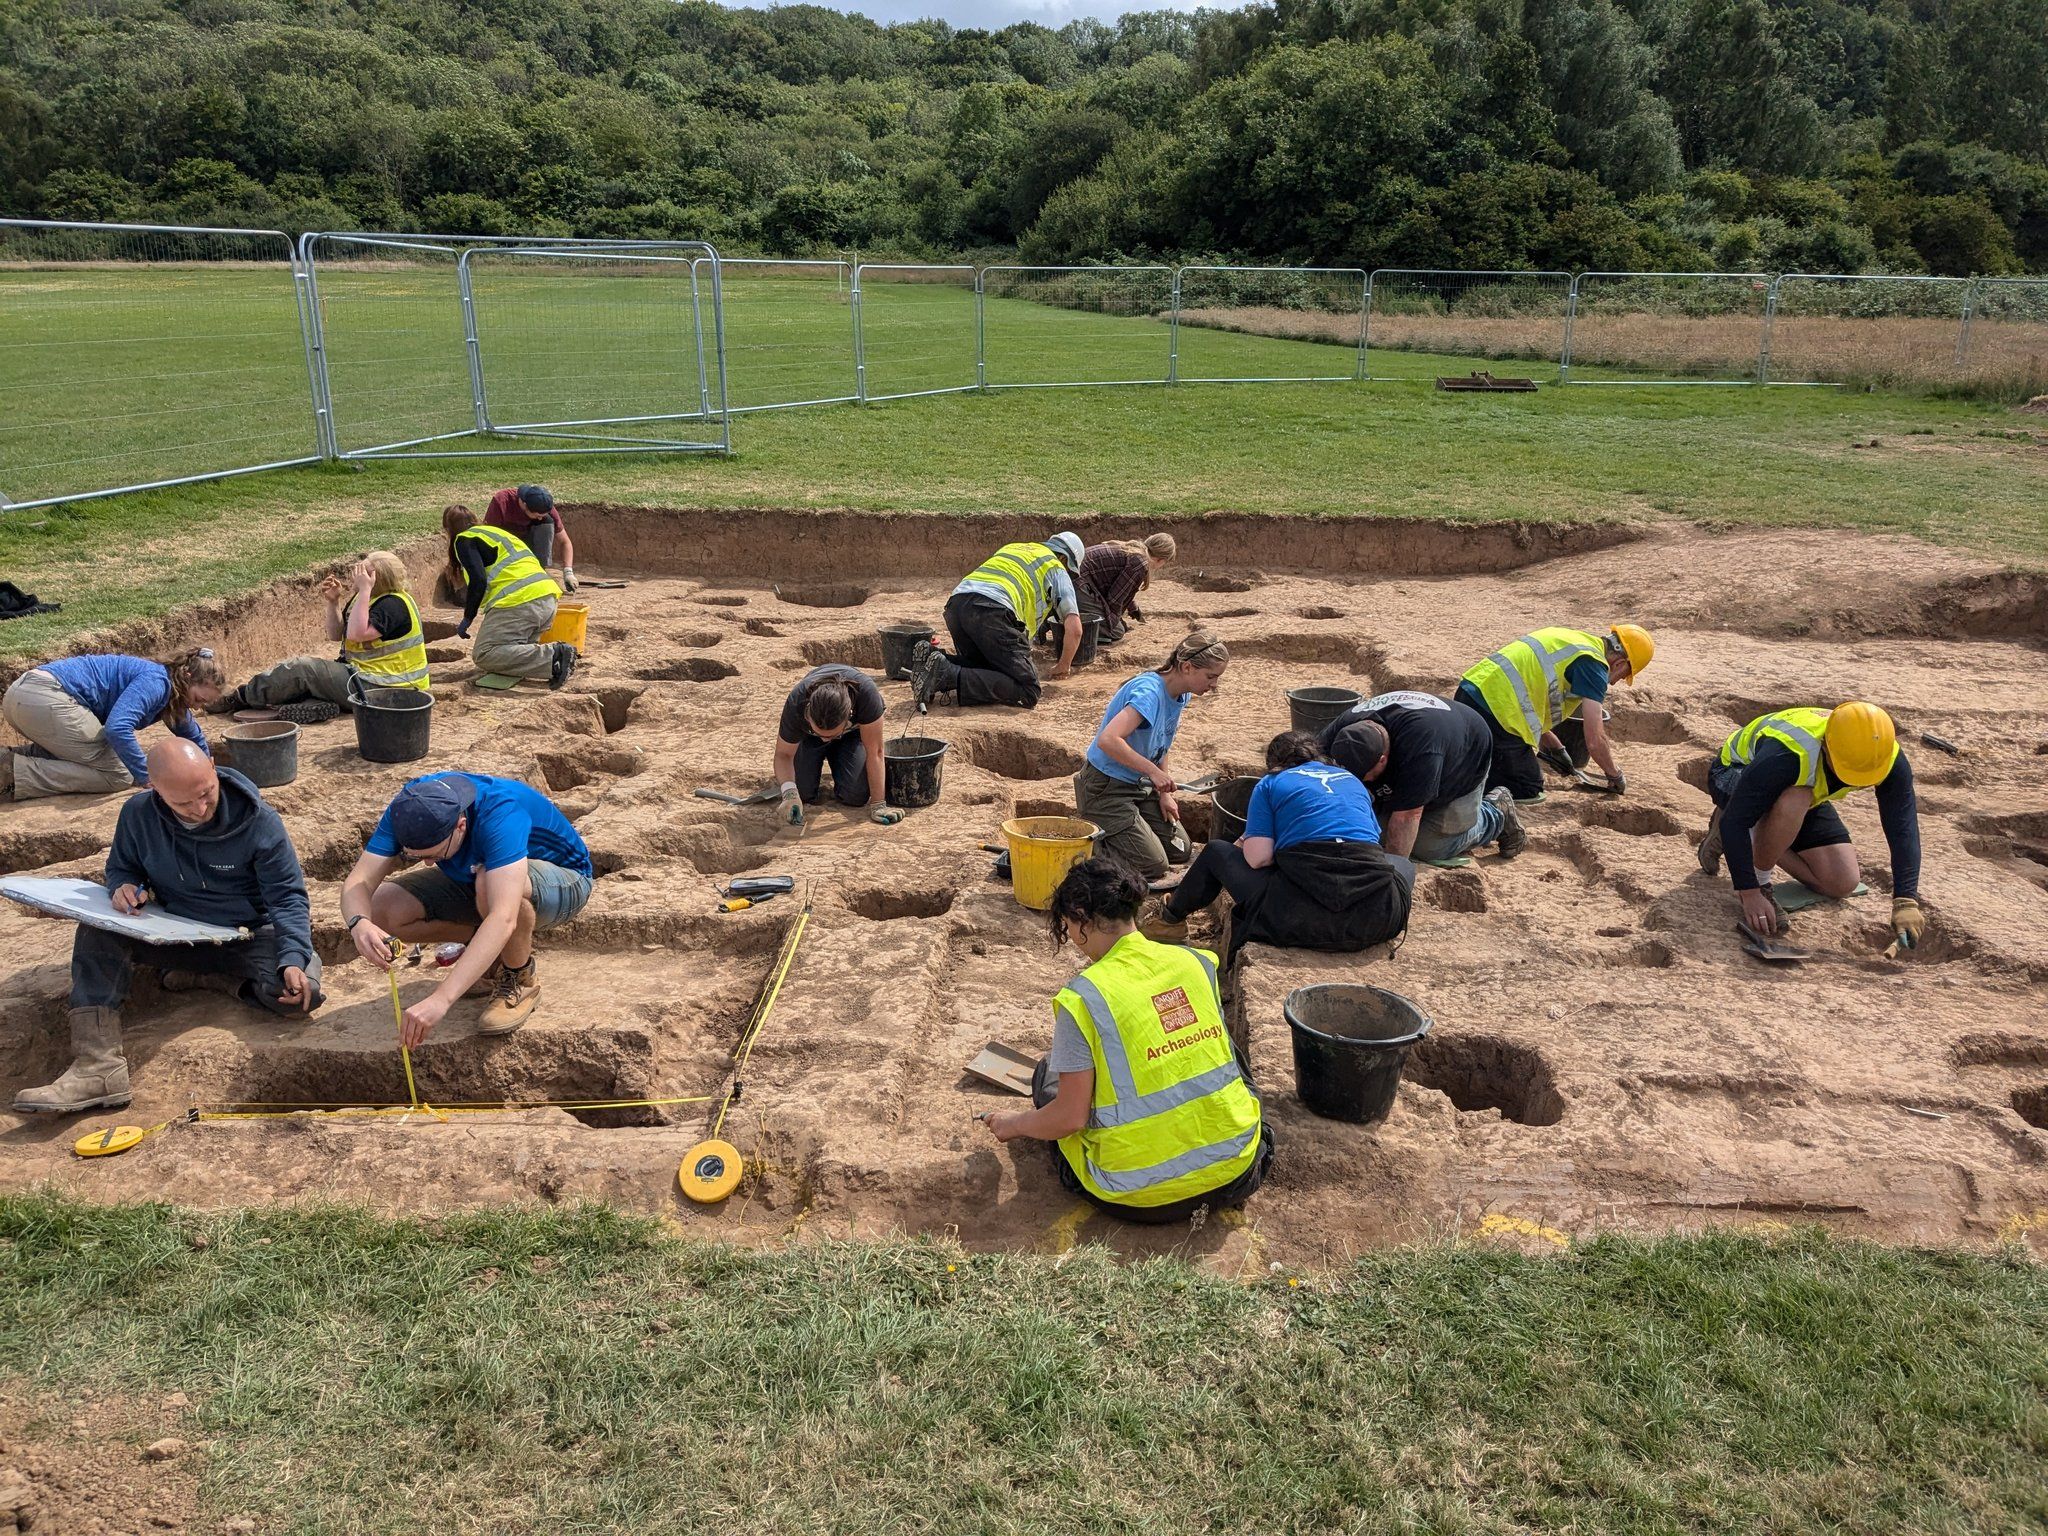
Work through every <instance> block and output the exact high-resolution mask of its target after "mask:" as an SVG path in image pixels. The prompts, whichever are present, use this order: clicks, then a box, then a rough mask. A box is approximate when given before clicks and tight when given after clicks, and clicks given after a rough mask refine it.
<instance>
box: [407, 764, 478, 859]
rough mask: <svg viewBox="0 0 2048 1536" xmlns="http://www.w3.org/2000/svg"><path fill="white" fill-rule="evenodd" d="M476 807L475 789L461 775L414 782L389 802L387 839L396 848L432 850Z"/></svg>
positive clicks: (445, 839) (415, 780)
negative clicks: (389, 836) (391, 839)
mask: <svg viewBox="0 0 2048 1536" xmlns="http://www.w3.org/2000/svg"><path fill="white" fill-rule="evenodd" d="M475 804H476V785H474V784H473V783H471V782H470V781H469V780H468V779H467V778H465V777H464V776H463V775H461V774H459V773H457V774H449V775H447V776H446V777H444V778H438V779H414V780H413V781H412V782H411V783H410V784H408V785H406V786H405V788H403V789H401V790H400V791H399V792H398V797H397V798H396V799H394V800H393V801H392V802H391V812H390V814H391V835H392V837H393V838H395V839H396V840H397V842H398V846H399V847H400V848H435V847H438V846H439V845H440V844H442V843H444V842H446V841H447V840H448V837H449V834H450V833H452V832H453V831H454V830H455V823H457V822H458V821H460V820H462V818H463V816H464V815H465V814H466V813H467V812H468V811H469V808H470V807H471V806H473V805H475Z"/></svg>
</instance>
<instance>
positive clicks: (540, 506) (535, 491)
mask: <svg viewBox="0 0 2048 1536" xmlns="http://www.w3.org/2000/svg"><path fill="white" fill-rule="evenodd" d="M519 499H520V500H521V501H523V502H525V503H526V510H527V511H529V512H552V511H554V510H555V493H554V492H553V491H551V490H549V489H548V488H547V487H546V486H544V485H522V486H521V487H519Z"/></svg>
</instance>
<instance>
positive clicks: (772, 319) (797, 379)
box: [719, 259, 858, 415]
mask: <svg viewBox="0 0 2048 1536" xmlns="http://www.w3.org/2000/svg"><path fill="white" fill-rule="evenodd" d="M719 267H720V272H721V274H722V279H723V282H724V286H725V354H726V367H727V370H728V372H727V377H726V388H727V391H728V395H729V398H730V401H731V406H730V408H731V410H732V411H733V413H734V414H736V415H737V414H740V413H743V412H747V411H773V410H783V409H786V408H788V407H790V406H797V405H838V404H842V403H844V402H846V401H850V400H852V399H854V398H855V397H856V395H857V394H858V387H857V386H858V380H857V379H856V377H855V368H854V355H853V354H854V342H853V268H852V266H851V265H850V264H848V263H847V262H843V261H757V260H752V259H736V260H721V261H720V263H719Z"/></svg>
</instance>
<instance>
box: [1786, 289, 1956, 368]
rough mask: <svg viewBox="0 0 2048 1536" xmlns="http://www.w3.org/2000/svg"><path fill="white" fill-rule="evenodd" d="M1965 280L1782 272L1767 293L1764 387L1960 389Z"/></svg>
mask: <svg viewBox="0 0 2048 1536" xmlns="http://www.w3.org/2000/svg"><path fill="white" fill-rule="evenodd" d="M1971 288H1972V283H1971V280H1970V279H1969V278H1965V277H1851V276H1846V275H1842V274H1836V273H1815V272H1788V273H1786V274H1785V275H1784V276H1782V277H1780V278H1779V279H1778V280H1777V282H1776V283H1774V284H1773V285H1772V287H1771V306H1770V307H1771V315H1770V323H1769V324H1768V326H1767V327H1766V334H1767V340H1766V345H1765V349H1764V367H1763V370H1762V378H1763V381H1764V382H1765V383H1766V384H1824V385H1837V384H1878V385H1887V386H1894V385H1906V386H1912V385H1928V384H1936V385H1948V384H1956V383H1960V382H1961V381H1962V364H1961V359H1962V354H1963V344H1964V335H1963V321H1964V317H1965V316H1966V315H1967V314H1968V312H1969V304H1970V295H1971Z"/></svg>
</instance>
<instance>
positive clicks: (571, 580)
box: [562, 565, 576, 592]
mask: <svg viewBox="0 0 2048 1536" xmlns="http://www.w3.org/2000/svg"><path fill="white" fill-rule="evenodd" d="M562 590H563V591H564V592H574V591H575V590H576V567H575V566H573V565H565V566H563V567H562Z"/></svg>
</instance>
